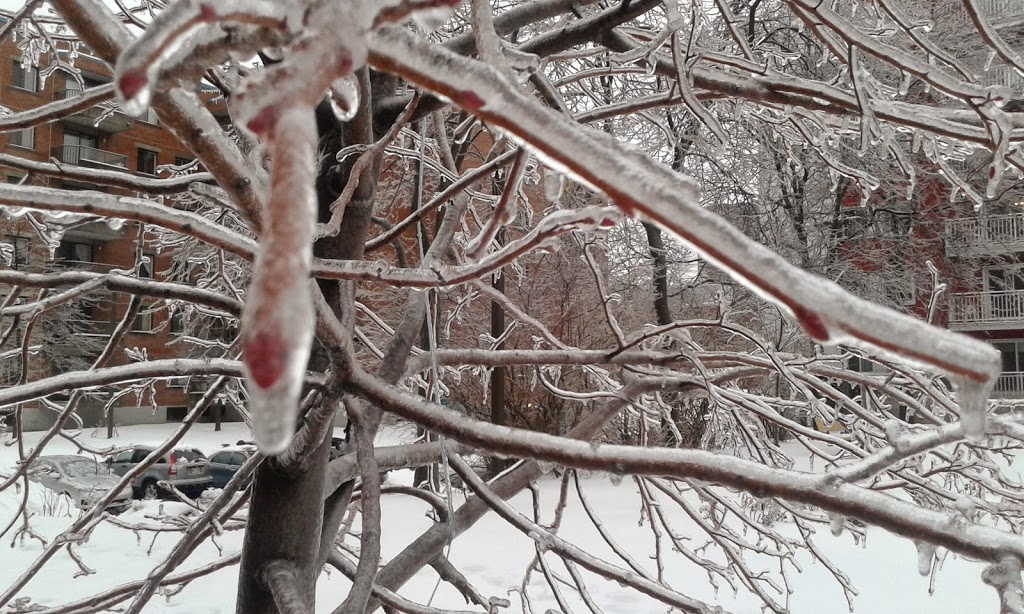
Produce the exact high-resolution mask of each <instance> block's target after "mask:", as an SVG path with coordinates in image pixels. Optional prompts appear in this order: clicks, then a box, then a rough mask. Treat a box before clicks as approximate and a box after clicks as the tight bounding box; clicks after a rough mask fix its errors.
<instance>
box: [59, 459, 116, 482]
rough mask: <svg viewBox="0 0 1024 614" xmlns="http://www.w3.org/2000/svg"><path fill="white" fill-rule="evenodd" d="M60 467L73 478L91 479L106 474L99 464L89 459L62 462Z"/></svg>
mask: <svg viewBox="0 0 1024 614" xmlns="http://www.w3.org/2000/svg"><path fill="white" fill-rule="evenodd" d="M60 467H61V469H63V470H64V473H66V474H67V475H68V477H72V478H91V477H96V476H97V475H105V474H106V471H104V470H102V468H101V467H100V464H99V463H97V462H96V461H94V460H91V459H88V458H83V459H77V458H76V459H74V460H66V461H61V463H60Z"/></svg>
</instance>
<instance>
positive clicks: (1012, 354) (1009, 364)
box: [992, 341, 1024, 397]
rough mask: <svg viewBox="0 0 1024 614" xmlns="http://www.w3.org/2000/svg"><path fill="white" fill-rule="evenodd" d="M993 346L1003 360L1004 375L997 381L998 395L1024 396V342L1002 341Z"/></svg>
mask: <svg viewBox="0 0 1024 614" xmlns="http://www.w3.org/2000/svg"><path fill="white" fill-rule="evenodd" d="M992 345H994V346H995V348H996V349H997V350H999V356H1000V357H1001V358H1002V374H1001V375H1000V376H999V379H998V380H996V387H995V392H996V395H997V396H999V395H1001V396H1013V397H1020V396H1024V341H1000V342H997V343H993V344H992Z"/></svg>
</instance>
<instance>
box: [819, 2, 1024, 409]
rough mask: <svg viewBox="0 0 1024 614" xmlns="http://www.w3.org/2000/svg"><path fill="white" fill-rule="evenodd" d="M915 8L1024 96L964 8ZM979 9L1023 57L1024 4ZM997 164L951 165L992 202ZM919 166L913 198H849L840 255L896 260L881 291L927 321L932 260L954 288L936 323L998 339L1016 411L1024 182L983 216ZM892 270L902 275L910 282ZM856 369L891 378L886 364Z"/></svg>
mask: <svg viewBox="0 0 1024 614" xmlns="http://www.w3.org/2000/svg"><path fill="white" fill-rule="evenodd" d="M910 4H911V5H913V6H915V7H916V8H917V9H918V10H919V11H920V12H921V13H920V16H922V17H925V18H928V19H930V20H931V21H932V23H934V24H936V30H937V32H935V34H936V36H940V37H941V36H942V35H943V32H941V31H938V30H940V29H945V30H946V31H947V34H949V35H950V36H953V37H955V41H956V43H957V44H958V45H959V46H958V47H957V48H956V50H955V51H956V53H957V60H958V61H960V62H961V63H962V65H964V66H965V67H967V69H969V70H971V71H972V72H973V73H974V74H975V75H977V77H978V78H979V81H980V82H981V83H983V84H989V85H1004V86H1008V87H1010V88H1012V89H1013V90H1014V91H1016V92H1018V93H1020V92H1024V78H1022V77H1021V76H1020V75H1017V74H1016V73H1015V72H1013V71H1012V70H1010V69H1009V68H1007V67H1005V66H1003V65H1001V64H1000V63H999V62H995V63H994V64H993V65H992V66H991V68H989V67H987V66H985V64H986V62H987V60H988V51H987V49H986V48H985V47H984V46H983V45H982V44H981V43H980V40H974V38H972V37H971V36H970V35H967V36H965V35H964V33H971V32H974V25H973V23H972V22H971V21H970V18H969V16H968V15H967V13H966V11H965V9H964V7H963V4H962V3H961V2H959V0H913V1H912V2H911V3H910ZM976 4H977V6H978V7H979V8H980V10H981V11H982V12H984V13H985V14H986V15H987V16H988V18H989V19H990V21H991V22H992V23H994V24H996V25H997V26H1000V29H999V32H1000V35H1001V36H1002V37H1003V39H1004V40H1006V41H1007V42H1008V43H1009V44H1010V45H1011V46H1012V47H1013V48H1014V49H1016V50H1017V51H1018V52H1022V51H1024V3H1021V2H1019V1H1017V0H978V1H977V2H976ZM947 40H949V39H947ZM912 91H913V90H911V92H912ZM1004 108H1005V109H1006V110H1008V111H1017V112H1021V111H1022V110H1024V100H1013V101H1010V102H1009V103H1007V105H1006V106H1005V107H1004ZM989 160H990V156H989V154H988V153H987V152H976V153H975V154H974V155H972V156H969V157H968V158H967V159H966V160H962V161H955V160H949V161H947V164H948V165H949V168H951V169H952V170H954V171H955V172H957V174H958V175H959V176H960V177H962V178H965V180H967V181H968V182H969V183H970V184H971V185H972V187H973V188H974V190H975V192H976V193H977V194H981V195H984V194H985V184H984V180H985V177H986V176H987V171H988V166H987V165H988V162H989ZM914 162H915V164H916V165H917V170H918V173H917V175H918V177H917V181H916V186H915V187H914V190H913V196H912V198H911V199H910V200H908V199H907V198H906V196H905V190H906V185H905V184H904V185H897V186H896V187H895V188H894V189H891V190H889V191H888V192H887V191H886V190H885V189H882V190H879V191H878V192H877V193H875V194H873V195H872V198H871V200H870V201H869V203H868V204H867V205H866V206H862V204H861V202H860V196H859V195H855V196H850V195H848V197H847V198H846V200H845V201H844V207H843V209H844V211H843V213H844V219H843V222H844V223H843V229H842V232H841V240H840V249H839V251H838V253H839V254H840V256H839V257H840V258H845V259H848V261H849V262H850V263H851V264H852V265H853V268H855V269H860V270H861V271H866V272H868V273H871V272H873V271H874V272H877V271H878V270H879V269H880V267H881V266H884V264H888V265H893V264H894V262H895V266H890V269H889V275H888V276H887V278H881V279H878V280H876V281H875V283H877V284H887V285H888V287H887V288H885V289H884V290H885V291H887V293H888V295H889V296H890V297H891V298H893V300H892V301H891V302H892V303H895V304H896V306H902V307H904V308H905V309H906V310H907V311H909V312H911V313H914V314H916V315H918V316H919V317H922V318H924V317H927V316H928V312H929V300H930V298H931V291H932V289H933V288H932V287H931V286H932V283H931V282H932V280H931V273H930V271H929V270H928V269H927V266H926V261H931V262H932V263H933V264H934V265H935V267H936V269H937V271H938V273H939V281H940V282H941V283H944V284H946V286H947V289H946V291H945V293H943V294H941V295H940V296H939V300H938V301H937V302H936V304H935V307H936V308H935V309H934V310H933V312H932V317H933V321H934V322H935V323H936V324H938V325H941V326H946V327H948V328H949V329H951V330H955V331H959V332H963V333H965V334H968V335H971V336H973V337H977V338H979V339H984V340H986V341H989V342H990V343H992V344H993V345H994V346H995V347H996V348H997V349H998V350H999V351H1000V353H1001V354H1002V358H1003V373H1002V375H1001V376H1000V378H999V380H998V382H997V384H996V388H995V392H994V394H993V397H994V398H995V399H996V400H997V401H998V402H999V404H1002V405H1008V406H1015V405H1017V404H1018V402H1017V400H1019V399H1024V190H1022V189H1021V187H1020V182H1019V179H1016V178H1015V177H1014V176H1013V175H1012V174H1011V173H1007V174H1006V177H1005V178H1004V180H1003V184H1002V185H1001V186H1000V193H999V195H998V196H997V198H995V199H994V200H986V201H985V203H984V205H983V206H982V207H980V208H979V209H977V210H976V209H975V203H974V202H973V201H972V200H971V199H970V198H967V197H965V196H964V195H963V194H962V193H954V191H953V190H952V188H951V187H950V184H949V183H948V182H947V181H946V179H944V178H942V177H941V174H942V172H943V171H942V169H940V168H939V167H938V166H937V165H936V164H934V163H933V162H930V161H928V160H927V159H926V158H925V157H924V156H923V155H921V156H919V157H917V158H916V159H915V160H914ZM1015 183H1016V184H1017V185H1014V184H1015ZM882 263H884V264H882ZM893 270H898V271H902V272H903V275H902V278H901V276H900V275H898V274H896V275H894V274H893ZM858 362H859V361H858ZM854 366H855V367H860V368H862V369H867V370H873V371H883V369H881V368H880V367H879V366H878V365H865V364H858V365H854Z"/></svg>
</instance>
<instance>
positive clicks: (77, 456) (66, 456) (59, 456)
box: [36, 454, 96, 463]
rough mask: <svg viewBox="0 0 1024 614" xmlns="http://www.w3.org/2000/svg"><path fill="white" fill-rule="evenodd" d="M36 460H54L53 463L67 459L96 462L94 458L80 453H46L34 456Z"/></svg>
mask: <svg viewBox="0 0 1024 614" xmlns="http://www.w3.org/2000/svg"><path fill="white" fill-rule="evenodd" d="M36 460H37V461H51V462H55V463H59V462H62V461H69V460H91V461H93V462H96V459H94V458H93V457H91V456H84V455H82V454H50V455H47V456H40V457H38V458H36Z"/></svg>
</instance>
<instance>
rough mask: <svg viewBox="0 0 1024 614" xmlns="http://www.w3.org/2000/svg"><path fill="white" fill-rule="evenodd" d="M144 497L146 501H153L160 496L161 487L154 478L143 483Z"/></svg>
mask: <svg viewBox="0 0 1024 614" xmlns="http://www.w3.org/2000/svg"><path fill="white" fill-rule="evenodd" d="M141 494H142V497H141V498H142V499H145V500H146V501H152V500H154V499H157V498H159V497H160V489H158V488H157V486H156V482H155V481H153V480H147V481H145V482H143V483H142V493H141Z"/></svg>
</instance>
